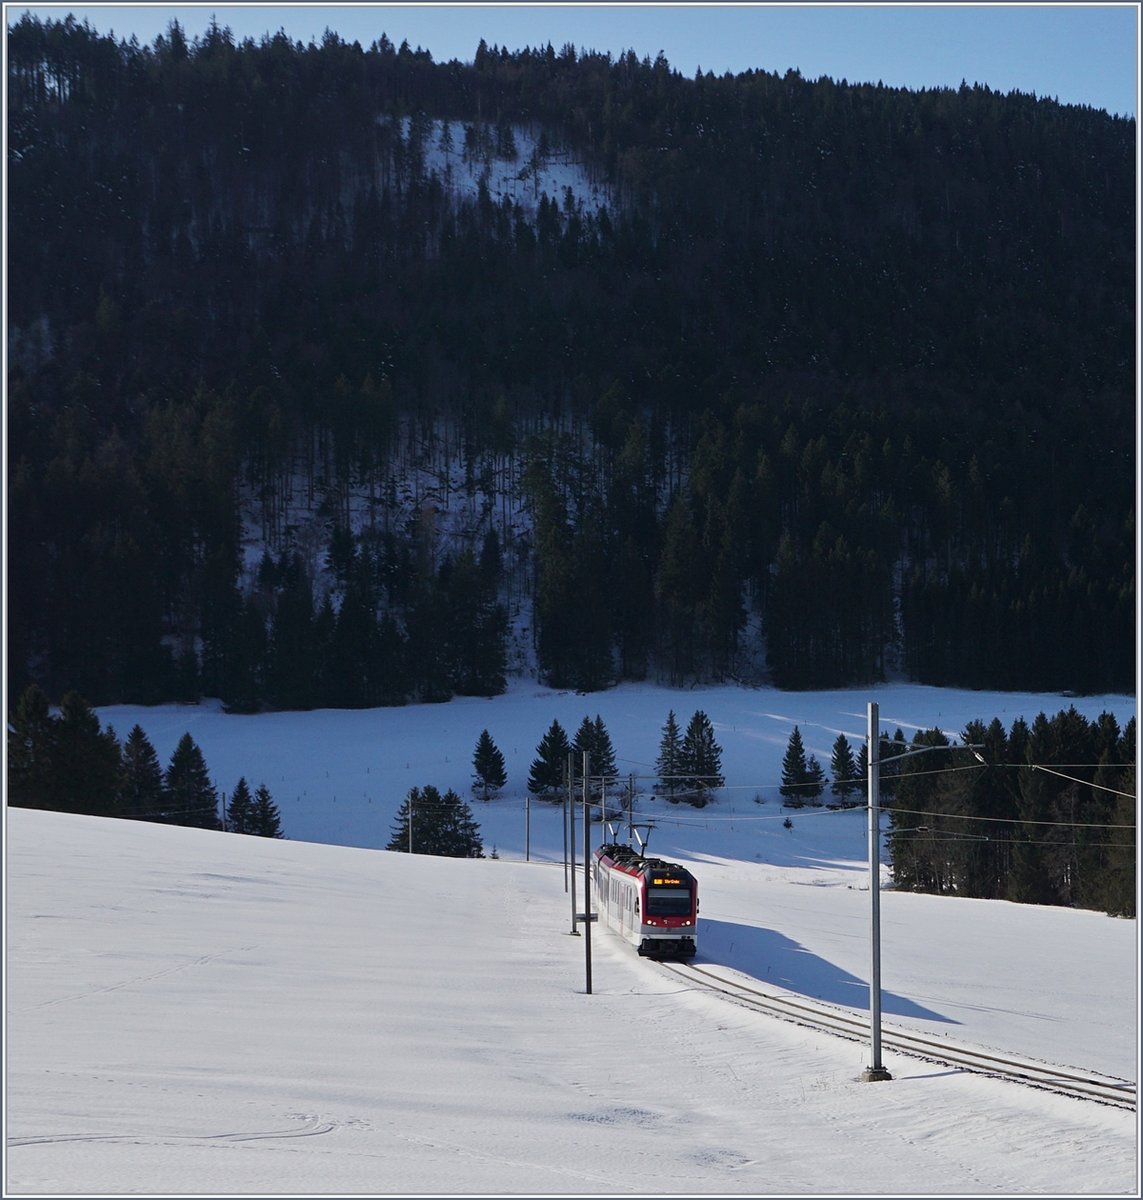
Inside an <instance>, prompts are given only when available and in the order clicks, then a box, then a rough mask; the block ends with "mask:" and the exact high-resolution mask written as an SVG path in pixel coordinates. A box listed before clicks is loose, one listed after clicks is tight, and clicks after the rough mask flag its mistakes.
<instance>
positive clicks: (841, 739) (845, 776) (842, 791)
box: [829, 733, 861, 808]
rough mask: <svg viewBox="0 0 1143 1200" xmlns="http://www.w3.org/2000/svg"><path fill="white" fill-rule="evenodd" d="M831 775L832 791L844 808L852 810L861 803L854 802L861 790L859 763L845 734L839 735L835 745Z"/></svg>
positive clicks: (831, 758) (830, 763)
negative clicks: (858, 771)
mask: <svg viewBox="0 0 1143 1200" xmlns="http://www.w3.org/2000/svg"><path fill="white" fill-rule="evenodd" d="M829 769H830V774H831V775H832V776H833V782H832V783H831V784H830V791H832V792H833V794H834V795H835V796H836V797H837V798H838V799H839V800H840V801H841V803H842V806H843V807H845V808H851V807H853V806H854V805H855V804H857V803H859V801H856V800H853V799H852V797H853V796H854V795H856V794H857V793H858V792H859V791H860V789H861V778H860V776H859V775H858V773H857V763H856V761H855V760H854V757H853V747H852V746H851V745H850V744H849V739H848V738H847V737H846V736H845V734H844V733H839V734H838V735H837V741H835V742H834V744H833V754H832V755H831V757H830V760H829Z"/></svg>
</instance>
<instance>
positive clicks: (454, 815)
mask: <svg viewBox="0 0 1143 1200" xmlns="http://www.w3.org/2000/svg"><path fill="white" fill-rule="evenodd" d="M410 827H411V830H412V834H411V836H410ZM410 848H411V851H412V853H413V854H435V855H440V856H442V857H445V858H483V857H484V846H483V843H482V842H481V840H480V826H479V825H477V823H476V821H475V820H473V817H472V810H471V809H470V808H469V807H468V805H467V804H465V803H464V801H463V800H461V798H460V797H459V796H458V795H457V794H456V792H454V791H453V790H452V788H449V789H448V791H447V792H445V794H444V795H443V796H442V795H441V794H440V792H439V791H438V790H437V789H436V788H435V787H433V786H432V784H428V785H426V786H425V787H424V788H416V787H414V788H411V789H410V790H409V794H408V795H407V796H406V797H405V800H404V802H403V803H402V804H401V807H400V809H398V811H397V817H396V821H395V823H394V825H393V830H392V837H391V838H390V839H389V844H388V845H387V846H386V847H385V849H386V850H396V851H399V852H402V853H405V854H407V853H409V852H410Z"/></svg>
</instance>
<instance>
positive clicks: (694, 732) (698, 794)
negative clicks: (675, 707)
mask: <svg viewBox="0 0 1143 1200" xmlns="http://www.w3.org/2000/svg"><path fill="white" fill-rule="evenodd" d="M682 769H683V774H684V775H685V776H686V777H687V784H688V787H689V789H690V792H691V795H692V797H693V799H692V803H695V804H698V805H699V806H700V807H701V806H702V805H705V804H706V803H707V801H708V800H709V799H710V793H711V792H712V791H714V789H715V788H720V787H722V785H723V782H724V780H723V777H722V747H721V746H719V744H718V742H717V741H715V737H714V726H713V725H712V724H711V721H710V718H709V717H708V716H707V715H706V713H705V712H703V711H702V709H701V708H700V709H699V710H698V711H697V712H695V713H694V715H693V716H692V717H691V719H690V723H689V724H688V725H687V731H686V733H685V734H684V735H683V744H682Z"/></svg>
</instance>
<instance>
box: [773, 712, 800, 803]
mask: <svg viewBox="0 0 1143 1200" xmlns="http://www.w3.org/2000/svg"><path fill="white" fill-rule="evenodd" d="M805 783H806V748H805V746H804V745H803V744H802V734H801V730H799V729H798V727H797V725H795V726H794V732H793V733H791V734H790V740H789V741H788V742H787V743H786V753H785V755H784V756H783V758H782V785H781V787H779V788H778V791H779V792H780V793H781V796H782V801H783V803H784V804H786V805H787V806H788V807H790V808H801V807H802V805H803V804H805V802H806V787H805Z"/></svg>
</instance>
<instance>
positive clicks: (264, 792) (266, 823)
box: [251, 783, 282, 838]
mask: <svg viewBox="0 0 1143 1200" xmlns="http://www.w3.org/2000/svg"><path fill="white" fill-rule="evenodd" d="M253 824H254V828H253V829H252V830H251V832H252V833H255V834H257V835H258V837H268V838H280V837H281V836H282V819H281V817H280V816H279V814H278V806H277V805H276V804H275V803H274V801H273V799H272V798H271V796H270V789H269V788H268V787H267V786H266V785H265V784H264V783H260V784H259V785H258V788H257V790H256V791H255V792H254V822H253Z"/></svg>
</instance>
